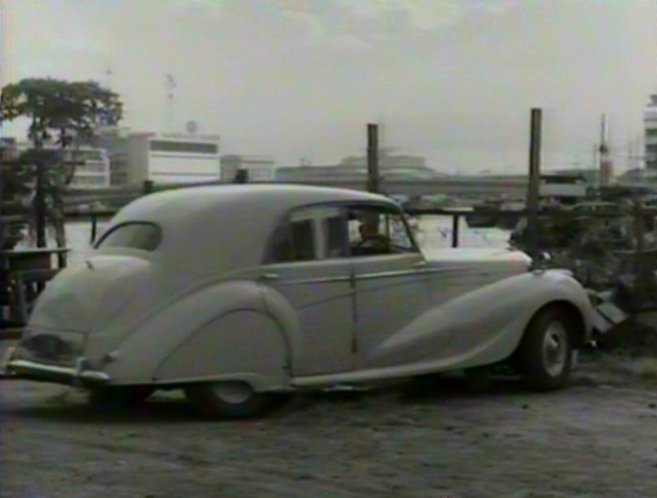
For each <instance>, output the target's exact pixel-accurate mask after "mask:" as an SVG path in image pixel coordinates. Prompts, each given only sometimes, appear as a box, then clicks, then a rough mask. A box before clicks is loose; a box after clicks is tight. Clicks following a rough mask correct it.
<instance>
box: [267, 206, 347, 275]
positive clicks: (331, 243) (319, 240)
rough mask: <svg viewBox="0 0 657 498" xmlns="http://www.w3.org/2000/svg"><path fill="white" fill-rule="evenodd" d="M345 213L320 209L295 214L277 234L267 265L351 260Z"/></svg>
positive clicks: (324, 208)
mask: <svg viewBox="0 0 657 498" xmlns="http://www.w3.org/2000/svg"><path fill="white" fill-rule="evenodd" d="M346 221H347V220H346V217H345V211H344V209H343V208H341V207H335V206H316V207H309V208H303V209H299V210H297V211H294V212H293V213H292V214H291V215H290V217H289V218H288V219H287V220H286V221H285V222H284V223H283V224H282V225H281V226H280V227H278V229H277V230H276V232H275V233H274V234H273V236H272V239H271V242H270V247H269V253H268V255H267V258H266V261H267V262H269V263H292V262H296V261H299V262H300V261H312V260H321V259H335V258H345V257H348V256H349V237H348V232H347V222H346Z"/></svg>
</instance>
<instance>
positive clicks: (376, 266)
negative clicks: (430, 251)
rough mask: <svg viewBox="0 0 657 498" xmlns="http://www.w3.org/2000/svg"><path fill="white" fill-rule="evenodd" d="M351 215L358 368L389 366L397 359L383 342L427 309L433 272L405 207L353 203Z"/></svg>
mask: <svg viewBox="0 0 657 498" xmlns="http://www.w3.org/2000/svg"><path fill="white" fill-rule="evenodd" d="M347 217H348V220H349V221H348V222H349V225H350V226H349V248H350V259H351V262H352V266H353V271H354V279H355V287H356V289H355V290H356V345H357V351H358V368H359V369H364V368H372V367H382V366H390V365H392V364H395V363H396V361H397V359H396V358H395V356H394V355H390V354H389V353H386V354H385V355H382V354H381V351H380V349H381V346H382V345H383V344H384V343H385V341H387V340H388V339H390V338H391V337H392V336H393V335H395V334H397V333H399V332H400V331H403V330H404V329H405V328H406V327H408V326H409V325H410V324H411V323H412V322H413V321H414V320H415V319H416V318H417V317H418V316H419V315H421V314H422V313H423V312H425V311H426V310H427V309H428V306H429V303H430V291H431V282H430V279H431V275H430V274H429V272H428V269H427V267H426V262H425V260H424V257H423V256H422V253H421V252H420V250H419V249H418V247H417V244H416V243H415V241H414V240H413V237H412V234H411V233H410V230H409V227H408V225H407V223H406V221H405V219H404V217H403V216H402V214H401V211H399V210H398V209H396V208H393V207H391V206H376V205H373V206H371V205H353V206H349V208H348V215H347ZM382 358H385V359H382Z"/></svg>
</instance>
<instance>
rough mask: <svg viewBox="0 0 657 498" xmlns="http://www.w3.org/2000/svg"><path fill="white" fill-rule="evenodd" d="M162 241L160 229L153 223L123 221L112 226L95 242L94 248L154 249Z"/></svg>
mask: <svg viewBox="0 0 657 498" xmlns="http://www.w3.org/2000/svg"><path fill="white" fill-rule="evenodd" d="M161 241H162V230H161V229H160V227H159V226H158V225H156V224H155V223H144V222H133V223H124V224H122V225H118V226H116V227H114V228H112V229H111V230H110V231H109V232H107V233H106V234H105V235H103V237H102V238H101V239H100V240H99V241H98V242H97V243H96V245H95V248H96V249H101V248H107V247H121V248H129V249H141V250H143V251H154V250H155V249H157V248H158V247H159V245H160V242H161Z"/></svg>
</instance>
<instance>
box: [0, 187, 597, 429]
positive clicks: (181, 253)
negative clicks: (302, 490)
mask: <svg viewBox="0 0 657 498" xmlns="http://www.w3.org/2000/svg"><path fill="white" fill-rule="evenodd" d="M592 313H593V309H592V306H591V304H590V302H589V299H588V297H587V293H586V292H585V291H584V289H583V288H582V287H581V286H580V285H579V284H578V283H577V282H576V281H575V280H573V278H571V276H570V275H569V274H568V273H567V272H565V271H556V270H553V271H545V270H542V269H533V268H532V267H531V261H530V259H529V258H528V257H527V256H526V255H525V254H524V253H520V252H513V251H510V250H506V249H486V250H460V249H448V250H432V249H426V250H424V251H421V250H420V249H419V248H418V246H417V244H416V242H415V240H414V238H413V234H412V232H411V231H410V230H409V226H408V223H407V221H406V218H405V216H404V214H403V212H402V211H401V209H400V207H399V206H398V205H397V204H396V203H395V202H394V201H392V200H390V199H387V198H385V197H383V196H378V195H373V194H368V193H363V192H356V191H349V190H340V189H331V188H318V187H307V186H292V185H230V186H213V187H192V188H186V189H179V190H174V191H168V192H164V193H156V194H151V195H148V196H145V197H142V198H140V199H139V200H137V201H135V202H133V203H131V204H129V205H128V206H126V207H125V208H123V209H122V210H121V211H120V212H119V213H118V214H117V215H116V216H115V217H114V219H113V220H112V221H111V222H110V223H109V225H108V226H107V229H106V231H105V232H104V234H103V235H102V236H101V237H100V239H99V240H98V242H97V243H96V244H95V245H94V248H93V250H92V251H90V252H89V255H88V257H87V258H86V261H84V263H83V264H81V265H80V266H75V267H69V268H67V269H65V270H63V271H62V272H60V273H59V274H58V275H57V276H56V277H55V278H54V279H53V280H52V281H51V282H50V283H49V285H48V286H47V288H46V290H45V291H44V292H43V293H42V295H41V296H40V298H39V299H38V302H37V304H36V306H35V308H34V310H33V312H32V314H31V317H30V320H29V323H28V326H27V327H26V331H25V334H24V337H23V338H22V340H21V343H20V345H19V347H18V348H17V349H16V351H15V353H14V354H13V355H12V357H11V358H10V360H9V363H8V369H9V371H11V372H13V374H15V375H16V376H19V377H23V378H28V379H35V380H45V381H52V382H59V383H68V384H75V385H78V386H81V387H85V388H88V389H89V390H90V391H91V393H92V395H93V397H95V398H96V399H99V400H103V399H122V400H136V399H139V398H143V397H145V396H148V395H149V394H150V393H151V392H152V391H154V390H156V389H176V388H182V389H183V390H184V391H185V393H186V395H187V397H188V398H189V399H190V400H191V401H192V402H193V404H194V405H195V406H197V407H198V408H199V409H200V411H201V412H202V413H205V414H207V415H211V416H219V417H232V418H237V417H247V416H251V415H255V414H257V413H260V412H262V411H264V410H265V408H267V407H268V406H270V404H271V401H272V399H274V398H275V397H277V395H278V394H279V393H286V392H291V391H295V390H301V389H308V388H329V387H336V386H344V385H348V386H349V385H359V384H363V383H368V382H372V381H380V380H382V379H395V378H404V377H414V376H420V375H423V374H432V373H438V372H443V371H448V370H461V369H468V368H472V367H481V366H485V365H492V364H496V363H499V362H503V361H507V360H508V361H509V362H510V364H511V365H513V367H514V368H515V369H517V372H519V373H520V374H522V375H523V376H524V377H525V379H526V380H527V382H528V383H529V384H531V386H533V387H535V388H536V389H539V390H549V389H555V388H558V387H559V386H561V385H563V384H564V382H565V381H566V379H567V377H568V375H569V371H570V369H571V358H572V356H573V355H572V352H573V351H575V350H576V349H577V348H579V347H580V346H582V345H583V344H585V343H586V342H587V341H588V340H589V339H590V337H591V334H592V323H593V322H592Z"/></svg>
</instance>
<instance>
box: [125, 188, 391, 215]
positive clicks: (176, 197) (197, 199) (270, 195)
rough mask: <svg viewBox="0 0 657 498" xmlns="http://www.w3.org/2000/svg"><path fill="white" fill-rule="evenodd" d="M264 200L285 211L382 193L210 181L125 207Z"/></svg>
mask: <svg viewBox="0 0 657 498" xmlns="http://www.w3.org/2000/svg"><path fill="white" fill-rule="evenodd" d="M254 202H255V203H258V204H259V203H261V202H265V203H266V204H267V206H268V208H269V209H271V210H276V211H283V212H287V211H289V210H290V209H294V208H295V207H300V206H303V205H308V204H314V203H326V202H379V203H380V202H384V203H390V204H394V202H392V201H391V200H390V199H387V198H386V197H384V196H381V195H376V194H370V193H367V192H361V191H358V190H347V189H339V188H330V187H315V186H306V185H273V184H265V185H213V186H205V187H189V188H179V189H174V190H169V191H165V192H159V193H156V194H150V195H147V196H144V197H141V198H140V199H138V200H137V201H135V202H133V203H132V204H131V205H129V206H128V207H127V208H126V209H127V211H129V212H130V214H131V215H139V213H140V212H144V213H146V212H148V213H153V212H161V210H162V209H165V208H166V209H171V208H174V207H175V208H176V209H183V210H185V209H188V208H190V209H199V208H204V207H216V208H222V209H231V210H233V209H249V208H250V207H251V206H252V205H253V203H254Z"/></svg>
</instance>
